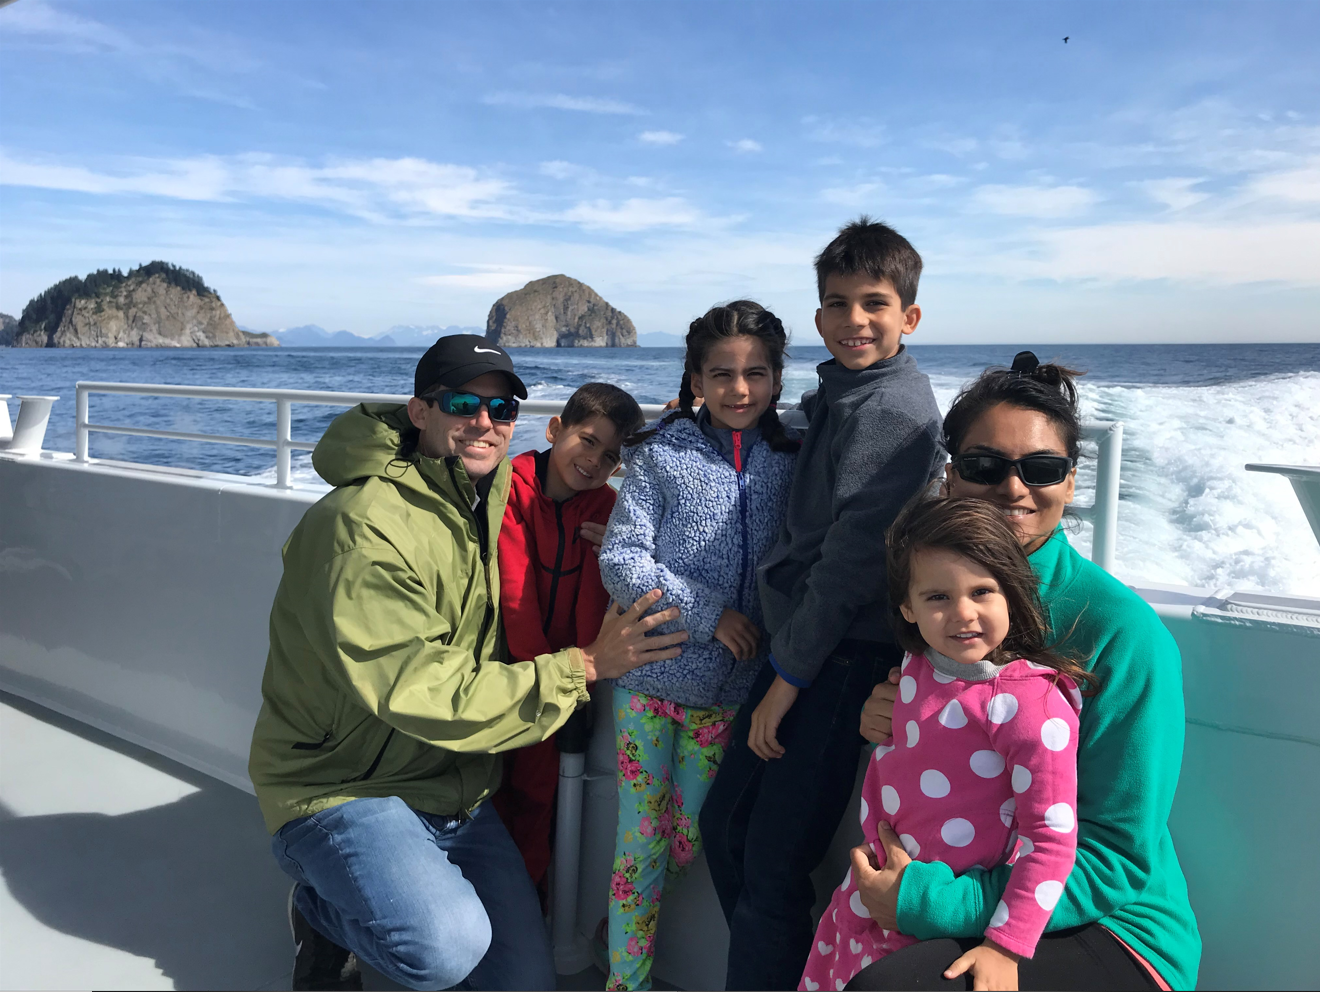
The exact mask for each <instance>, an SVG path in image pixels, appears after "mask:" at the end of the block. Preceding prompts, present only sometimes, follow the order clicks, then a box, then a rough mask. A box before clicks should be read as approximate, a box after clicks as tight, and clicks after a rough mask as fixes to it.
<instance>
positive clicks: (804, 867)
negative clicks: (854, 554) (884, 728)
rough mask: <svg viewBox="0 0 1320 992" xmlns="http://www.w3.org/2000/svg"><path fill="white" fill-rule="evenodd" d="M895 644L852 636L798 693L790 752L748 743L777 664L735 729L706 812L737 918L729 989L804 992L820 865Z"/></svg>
mask: <svg viewBox="0 0 1320 992" xmlns="http://www.w3.org/2000/svg"><path fill="white" fill-rule="evenodd" d="M902 658H903V652H902V649H901V648H899V647H897V646H895V645H892V644H877V643H870V642H862V641H844V642H843V643H842V644H840V645H839V647H838V648H837V649H836V651H835V653H834V654H832V655H831V656H830V657H829V658H828V659H827V660H826V662H825V664H824V666H822V668H821V670H820V674H819V675H817V676H816V680H815V681H814V682H812V684H811V685H810V686H808V687H807V688H805V689H803V690H802V691H801V692H800V693H798V697H797V700H796V701H795V702H794V703H793V707H792V708H791V709H790V710H789V711H788V713H787V714H786V715H785V716H784V720H783V722H782V723H781V724H780V725H779V731H778V733H777V734H776V737H777V738H778V740H779V743H780V744H781V745H783V747H784V755H783V757H781V758H777V759H775V760H773V761H764V760H762V759H761V758H758V757H757V756H756V755H755V754H754V753H753V752H752V750H751V749H750V748H749V747H748V746H747V734H748V731H749V729H750V727H751V720H752V711H753V710H754V709H756V706H757V704H758V703H760V702H761V699H762V697H764V696H765V693H766V690H767V689H769V688H770V683H771V682H772V681H773V680H774V677H775V672H774V669H773V668H771V667H770V665H769V664H767V665H766V666H765V667H764V668H763V669H762V671H761V673H760V675H758V676H757V679H756V682H755V683H753V685H752V690H751V693H750V694H749V695H748V697H747V702H746V703H744V704H743V706H742V708H741V709H740V710H739V711H738V717H737V719H736V720H735V721H734V724H733V739H732V740H731V741H730V742H729V746H728V749H727V750H726V751H725V753H724V760H723V761H722V762H721V764H720V770H719V773H718V775H716V777H715V783H714V785H713V786H712V787H711V790H710V794H709V795H708V796H707V797H706V803H705V805H704V806H703V807H702V810H701V835H702V839H703V842H704V844H705V847H706V860H707V862H708V863H709V865H710V875H711V879H712V880H713V881H714V883H715V891H716V893H717V894H718V895H719V898H720V905H721V907H722V908H723V910H724V917H725V919H727V920H728V921H729V967H728V976H727V978H726V981H725V988H726V989H730V990H733V989H796V988H797V987H798V981H799V980H800V979H801V977H802V969H803V967H804V966H805V965H806V961H807V954H808V953H809V952H810V949H811V941H812V937H813V935H814V933H815V927H814V926H813V925H812V921H811V907H812V905H813V904H814V903H815V901H816V892H815V889H814V888H813V886H812V884H811V877H810V876H811V872H812V870H813V869H815V867H816V866H817V865H818V864H820V862H821V860H822V859H823V858H824V857H825V852H826V851H827V850H828V849H829V845H830V841H831V840H832V839H833V837H834V832H835V830H837V829H838V826H839V821H840V820H841V819H842V818H843V814H844V810H845V809H846V808H847V805H848V800H849V798H850V797H851V796H852V789H853V783H854V782H855V781H856V779H857V760H858V756H859V754H860V751H861V747H862V745H863V744H864V743H865V741H864V740H863V739H862V736H861V733H860V731H859V726H860V722H861V713H862V704H863V703H864V702H866V699H867V697H868V696H869V695H870V694H871V690H872V688H874V686H875V684H876V683H877V682H882V681H884V679H885V678H886V676H887V675H888V673H889V669H890V668H891V667H893V666H895V665H897V664H899V663H900V662H901V661H902Z"/></svg>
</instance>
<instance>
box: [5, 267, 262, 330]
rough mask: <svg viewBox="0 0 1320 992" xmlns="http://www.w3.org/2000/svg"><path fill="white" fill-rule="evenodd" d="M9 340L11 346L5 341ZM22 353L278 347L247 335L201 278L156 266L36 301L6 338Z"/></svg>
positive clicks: (72, 280)
mask: <svg viewBox="0 0 1320 992" xmlns="http://www.w3.org/2000/svg"><path fill="white" fill-rule="evenodd" d="M5 337H8V338H9V339H10V340H9V341H7V342H6V341H4V338H5ZM0 343H8V344H12V345H13V346H14V347H18V348H233V347H239V348H242V347H246V346H249V345H259V346H267V347H269V346H278V345H279V343H280V342H279V341H278V340H277V339H276V338H274V337H272V336H271V335H269V334H255V333H253V332H251V331H243V330H240V329H239V328H238V327H237V326H236V325H235V324H234V318H233V317H231V316H230V314H229V309H228V308H227V307H226V306H225V305H224V303H223V302H221V300H220V296H219V294H217V293H216V291H215V290H213V289H211V287H209V286H208V285H206V283H205V282H203V281H202V277H201V276H199V275H198V274H197V273H196V272H192V271H190V270H188V269H183V268H179V267H178V266H176V265H171V264H170V263H169V262H151V263H149V264H147V265H141V266H139V267H138V268H136V269H132V270H131V271H129V272H127V273H124V272H121V271H120V270H118V269H100V270H98V271H96V272H93V273H91V274H90V275H88V276H87V278H85V279H81V278H79V277H78V276H71V277H69V278H68V279H64V280H62V281H61V282H57V283H56V284H55V285H54V286H51V287H50V288H49V289H47V290H46V291H45V292H44V293H41V294H40V295H39V296H36V297H34V298H33V299H32V300H31V301H30V302H29V303H28V305H27V306H26V307H24V308H23V315H22V316H21V317H20V318H19V319H18V324H17V326H15V327H12V328H5V329H4V331H0Z"/></svg>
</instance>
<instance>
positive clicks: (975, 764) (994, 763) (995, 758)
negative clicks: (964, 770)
mask: <svg viewBox="0 0 1320 992" xmlns="http://www.w3.org/2000/svg"><path fill="white" fill-rule="evenodd" d="M971 766H972V771H974V772H975V773H976V774H977V775H978V776H979V777H981V778H994V777H995V776H996V775H998V774H1000V773H1001V772H1003V770H1004V756H1003V755H1002V754H1000V753H999V752H997V751H973V752H972V758H971Z"/></svg>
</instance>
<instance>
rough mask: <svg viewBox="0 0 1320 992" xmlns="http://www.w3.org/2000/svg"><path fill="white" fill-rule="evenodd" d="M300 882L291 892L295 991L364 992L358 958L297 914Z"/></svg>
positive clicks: (290, 914)
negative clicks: (342, 991)
mask: <svg viewBox="0 0 1320 992" xmlns="http://www.w3.org/2000/svg"><path fill="white" fill-rule="evenodd" d="M297 892H298V883H297V882H295V883H294V885H293V888H291V889H290V890H289V930H290V932H291V933H292V934H293V953H294V959H293V988H294V989H295V992H297V990H302V989H308V990H319V989H325V990H327V992H335V990H345V992H361V989H362V972H360V971H359V970H358V961H357V955H355V954H354V953H353V952H352V951H350V950H348V949H346V948H343V947H340V946H339V945H338V944H336V943H335V942H334V941H332V940H331V939H330V938H328V937H323V936H321V934H319V933H317V932H316V930H315V929H313V927H312V925H311V924H310V923H308V922H307V920H306V919H304V918H303V915H302V913H300V912H298V907H297V906H295V905H294V903H293V897H294V896H295V895H296V894H297Z"/></svg>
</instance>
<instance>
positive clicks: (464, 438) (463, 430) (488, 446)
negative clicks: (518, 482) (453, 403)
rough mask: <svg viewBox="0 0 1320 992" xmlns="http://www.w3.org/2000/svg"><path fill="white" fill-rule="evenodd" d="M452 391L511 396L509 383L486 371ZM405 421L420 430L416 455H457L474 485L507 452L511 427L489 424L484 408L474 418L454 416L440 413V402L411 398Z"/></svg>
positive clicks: (488, 413)
mask: <svg viewBox="0 0 1320 992" xmlns="http://www.w3.org/2000/svg"><path fill="white" fill-rule="evenodd" d="M452 388H454V389H455V390H457V391H458V392H463V393H476V394H477V395H478V396H482V397H485V398H487V399H491V398H494V397H497V396H513V395H514V394H513V389H512V383H510V382H509V380H508V379H507V378H506V377H505V375H504V373H502V372H487V373H486V374H485V375H481V376H478V377H477V378H475V379H473V380H472V381H471V382H465V383H463V385H461V386H454V387H452ZM408 419H410V420H411V421H412V422H413V426H414V427H416V428H417V429H418V430H419V431H421V437H420V438H419V439H418V442H417V450H418V451H419V452H421V453H422V454H423V455H425V456H426V457H427V458H450V457H453V456H455V455H457V456H458V458H459V459H460V460H461V461H462V462H463V468H464V469H465V470H466V471H467V475H468V478H469V479H471V480H472V481H473V482H476V481H477V480H478V479H482V478H484V477H486V476H487V475H489V474H490V473H491V472H493V471H495V469H496V467H497V466H498V465H499V463H500V462H501V461H503V459H504V456H505V455H507V454H508V453H509V440H510V438H512V437H513V424H512V423H499V422H498V421H492V420H491V419H490V411H489V410H487V409H486V407H484V406H483V407H481V408H480V409H479V410H477V415H476V416H475V417H454V416H450V415H449V414H447V413H445V412H444V411H443V410H441V409H440V404H439V403H436V402H434V401H433V402H430V403H428V402H426V400H422V399H418V398H417V397H415V396H414V397H413V398H412V399H410V400H409V401H408Z"/></svg>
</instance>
